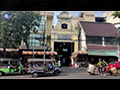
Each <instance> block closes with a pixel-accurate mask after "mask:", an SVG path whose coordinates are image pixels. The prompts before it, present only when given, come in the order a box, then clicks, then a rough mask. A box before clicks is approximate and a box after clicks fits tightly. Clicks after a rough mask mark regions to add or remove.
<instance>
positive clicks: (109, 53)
mask: <svg viewBox="0 0 120 90" xmlns="http://www.w3.org/2000/svg"><path fill="white" fill-rule="evenodd" d="M88 55H95V56H116V51H88Z"/></svg>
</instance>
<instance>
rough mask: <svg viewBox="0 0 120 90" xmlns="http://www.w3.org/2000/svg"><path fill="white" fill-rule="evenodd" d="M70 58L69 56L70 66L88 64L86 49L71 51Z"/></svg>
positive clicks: (85, 65)
mask: <svg viewBox="0 0 120 90" xmlns="http://www.w3.org/2000/svg"><path fill="white" fill-rule="evenodd" d="M70 58H71V66H74V67H87V66H88V52H87V51H78V52H73V53H72V55H71V57H70Z"/></svg>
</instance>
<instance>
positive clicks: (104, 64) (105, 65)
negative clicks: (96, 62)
mask: <svg viewBox="0 0 120 90" xmlns="http://www.w3.org/2000/svg"><path fill="white" fill-rule="evenodd" d="M107 65H108V64H107V63H106V61H105V60H104V59H103V69H104V73H105V74H104V76H106V68H107Z"/></svg>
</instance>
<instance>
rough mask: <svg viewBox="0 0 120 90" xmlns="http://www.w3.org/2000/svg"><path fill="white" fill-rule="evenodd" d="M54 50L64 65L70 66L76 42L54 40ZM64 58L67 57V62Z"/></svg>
mask: <svg viewBox="0 0 120 90" xmlns="http://www.w3.org/2000/svg"><path fill="white" fill-rule="evenodd" d="M54 50H55V51H56V52H57V53H58V57H60V60H61V65H62V66H68V65H69V64H70V63H71V59H70V56H71V53H72V52H74V43H68V42H54ZM63 59H65V63H64V60H63Z"/></svg>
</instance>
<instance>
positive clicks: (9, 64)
mask: <svg viewBox="0 0 120 90" xmlns="http://www.w3.org/2000/svg"><path fill="white" fill-rule="evenodd" d="M6 74H23V75H25V74H26V71H25V69H24V67H23V65H22V64H21V61H20V59H11V58H0V76H2V75H6Z"/></svg>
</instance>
